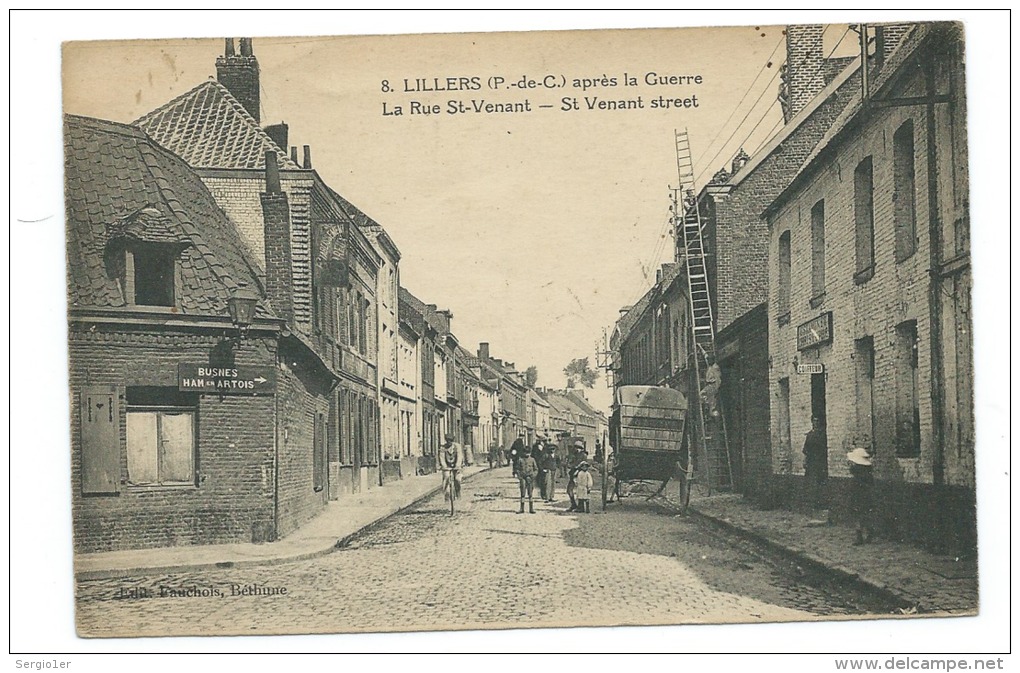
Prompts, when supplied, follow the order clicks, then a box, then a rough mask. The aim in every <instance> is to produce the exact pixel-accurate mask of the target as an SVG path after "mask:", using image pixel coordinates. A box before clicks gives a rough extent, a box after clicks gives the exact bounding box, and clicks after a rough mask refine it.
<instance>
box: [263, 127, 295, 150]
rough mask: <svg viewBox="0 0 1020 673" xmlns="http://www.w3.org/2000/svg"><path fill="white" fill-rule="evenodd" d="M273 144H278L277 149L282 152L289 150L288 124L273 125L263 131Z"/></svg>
mask: <svg viewBox="0 0 1020 673" xmlns="http://www.w3.org/2000/svg"><path fill="white" fill-rule="evenodd" d="M263 130H264V131H265V132H266V135H268V136H269V137H270V138H272V139H273V142H274V143H276V145H277V147H279V148H280V149H281V150H284V151H286V150H287V140H288V138H287V135H288V134H287V131H288V130H289V128H288V126H287V123H286V122H280V123H279V124H272V125H271V126H267V127H265V128H264V129H263Z"/></svg>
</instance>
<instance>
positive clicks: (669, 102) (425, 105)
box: [382, 95, 700, 117]
mask: <svg viewBox="0 0 1020 673" xmlns="http://www.w3.org/2000/svg"><path fill="white" fill-rule="evenodd" d="M538 107H545V108H556V109H558V110H559V111H561V112H574V111H580V110H645V109H650V110H669V109H682V108H696V107H700V106H699V102H698V97H697V95H693V96H687V97H685V98H669V97H666V96H658V97H656V98H650V99H645V98H644V97H643V96H636V97H634V98H604V97H602V96H583V97H580V98H579V97H576V96H564V97H562V98H561V99H560V101H559V106H558V107H557V106H554V105H541V106H538ZM535 109H536V106H534V105H532V103H531V100H530V99H528V98H524V99H522V100H516V101H509V102H493V101H488V100H486V99H484V98H471V99H469V100H467V101H462V100H448V101H446V110H445V111H446V114H448V115H457V114H501V113H508V112H509V113H521V112H534V111H535ZM442 112H443V106H442V105H440V104H439V103H431V102H422V101H415V100H412V101H409V102H408V103H407V114H409V115H438V114H442ZM382 114H383V116H384V117H401V116H403V115H404V106H403V105H390V104H388V103H383V104H382Z"/></svg>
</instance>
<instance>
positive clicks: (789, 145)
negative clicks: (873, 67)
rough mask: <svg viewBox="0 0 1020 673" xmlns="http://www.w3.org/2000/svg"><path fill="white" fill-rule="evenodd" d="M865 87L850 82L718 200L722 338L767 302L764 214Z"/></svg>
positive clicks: (713, 242) (714, 244) (711, 232)
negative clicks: (730, 326)
mask: <svg viewBox="0 0 1020 673" xmlns="http://www.w3.org/2000/svg"><path fill="white" fill-rule="evenodd" d="M859 87H860V79H859V77H858V76H856V75H854V76H852V77H850V78H849V79H848V80H847V81H846V82H844V83H843V84H842V85H841V86H840V87H839V88H838V89H837V90H836V91H835V92H834V93H833V95H832V96H830V97H829V98H828V99H826V101H825V102H824V103H823V104H822V105H820V106H819V107H818V108H817V109H816V110H815V112H814V113H813V114H812V115H811V117H810V118H809V119H807V120H805V121H804V122H803V123H802V124H801V125H800V126H798V127H797V129H796V130H794V131H793V132H792V133H791V134H790V135H789V136H788V137H787V138H786V139H785V140H784V141H783V142H782V144H781V145H780V146H779V147H778V148H776V149H775V150H774V151H773V152H772V153H771V154H770V155H769V156H767V157H766V158H765V159H764V160H763V161H762V162H761V163H760V164H758V165H757V166H756V167H755V168H754V169H753V171H751V172H750V173H749V174H748V175H747V176H745V177H743V178H742V180H741V181H740V182H739V183H737V184H736V185H735V186H734V187H733V188H732V189H731V190H730V191H729V193H728V194H726V195H720V196H716V197H714V198H715V203H714V205H713V211H712V212H714V214H715V217H714V218H713V221H712V222H711V224H712V225H713V228H711V229H706V234H707V235H708V236H709V237H710V243H709V245H710V247H711V248H712V249H713V250H714V251H715V269H716V274H715V278H716V280H715V289H716V292H715V293H714V295H713V297H714V299H715V302H716V314H715V315H716V331H717V332H718V331H722V330H723V329H725V328H726V326H727V325H729V324H730V323H732V322H733V321H734V320H736V319H737V318H739V317H740V316H742V315H743V314H745V313H747V312H748V311H750V310H751V309H753V308H754V307H755V306H757V305H758V304H760V303H761V302H763V301H765V299H766V297H767V293H768V276H767V269H768V260H769V250H768V241H769V228H768V224H767V223H766V222H765V221H764V220H762V219H761V214H762V211H764V210H765V208H767V207H768V205H769V204H770V203H772V201H774V200H775V198H776V197H777V196H779V193H780V192H781V191H782V190H783V189H784V188H785V187H786V186H787V185H789V184H790V182H791V181H792V179H793V177H794V175H796V173H797V169H799V168H800V166H801V164H802V163H803V162H804V160H805V159H806V158H807V156H808V154H809V153H810V152H811V150H812V149H814V147H815V146H816V145H817V144H818V141H819V140H820V139H821V138H822V136H823V135H824V133H825V131H826V130H827V129H828V128H829V126H830V125H831V124H832V122H833V120H834V119H835V118H836V116H837V115H838V114H839V113H840V112H841V111H842V110H843V108H845V107H846V104H847V102H848V101H849V100H850V98H851V97H852V96H853V94H854V93H856V92H857V91H858V89H859ZM851 170H852V169H851ZM808 259H810V257H809V258H808ZM710 261H711V260H710Z"/></svg>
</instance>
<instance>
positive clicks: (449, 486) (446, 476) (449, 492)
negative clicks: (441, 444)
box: [443, 469, 460, 516]
mask: <svg viewBox="0 0 1020 673" xmlns="http://www.w3.org/2000/svg"><path fill="white" fill-rule="evenodd" d="M458 472H460V470H452V469H444V470H443V498H444V499H446V500H449V501H450V516H453V514H454V511H455V510H456V505H455V502H456V500H457V498H458V497H459V494H458V493H457V473H458Z"/></svg>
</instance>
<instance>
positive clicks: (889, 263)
mask: <svg viewBox="0 0 1020 673" xmlns="http://www.w3.org/2000/svg"><path fill="white" fill-rule="evenodd" d="M882 37H883V40H881V41H878V42H879V45H878V47H877V48H876V50H875V54H874V55H873V56H871V57H870V58H869V75H870V77H869V79H870V82H871V83H870V86H869V90H868V92H867V96H866V97H865V96H862V95H861V92H860V90H859V87H858V90H857V91H856V93H855V96H854V98H853V100H852V102H851V103H850V104H849V105H848V106H847V107H846V109H845V110H844V112H843V113H842V114H841V115H840V116H839V118H838V119H836V120H835V122H834V123H833V124H832V125H831V129H830V130H829V131H828V132H827V133H826V135H825V137H824V138H823V139H822V140H821V142H820V143H819V144H818V146H817V147H816V149H815V150H814V151H813V152H812V154H811V156H810V157H808V159H807V160H806V161H805V163H804V165H803V167H802V168H801V169H800V170H799V172H798V173H797V175H796V177H795V179H793V180H792V182H791V184H790V185H789V186H788V187H787V188H786V189H785V190H784V191H783V192H782V194H780V195H778V198H777V199H776V200H775V201H774V202H773V203H772V204H771V205H770V206H769V207H768V209H767V211H766V213H765V216H766V218H767V224H768V226H769V228H770V231H771V241H770V246H771V250H770V258H769V260H770V261H769V278H770V298H769V316H768V321H769V352H770V354H771V357H772V367H771V370H770V375H769V384H770V388H771V391H772V400H773V404H772V414H771V416H772V435H773V438H772V440H773V446H774V457H773V470H774V472H775V475H776V481H777V486H778V487H779V488H780V489H784V490H782V492H781V493H780V495H782V496H785V498H786V499H793V498H794V497H795V495H796V493H797V490H798V489H797V481H798V479H799V478H800V477H799V475H802V474H803V455H802V453H801V451H800V442H801V441H802V440H801V438H802V437H803V436H804V434H805V433H806V432H807V430H808V428H809V425H810V419H811V417H812V415H814V416H820V417H822V418H824V419H825V425H826V434H827V442H828V458H829V460H828V473H829V479H828V482H827V484H828V495H829V500H828V502H829V504H830V506H831V507H832V511H831V516H833V517H835V518H842V517H845V516H846V515H847V513H846V504H845V503H846V502H847V496H846V490H847V487H848V482H849V479H848V477H849V474H848V468H847V461H846V458H845V455H846V452H847V451H848V450H849V449H850V448H852V447H855V446H858V445H867V446H868V447H869V448H871V449H872V450H873V451H874V453H875V478H876V482H877V490H878V493H879V499H880V505H879V507H878V510H879V512H880V519H881V524H882V528H883V529H884V532H886V533H887V534H889V535H891V536H895V537H899V536H903V537H909V538H912V539H915V540H920V541H925V542H928V543H931V544H933V545H936V546H942V547H948V548H950V549H956V550H960V549H969V548H973V544H974V536H975V523H974V521H975V520H974V420H973V384H972V375H973V374H972V371H973V370H972V360H971V348H972V345H971V331H970V326H971V321H970V306H969V301H970V299H969V297H970V284H971V280H970V256H969V213H968V185H967V172H966V166H967V141H966V136H967V133H966V102H965V99H964V91H965V87H964V68H963V38H962V28H961V27H960V26H959V25H956V24H918V25H916V26H914V27H913V28H912V29H911V30H910V31H909V32H907V33H906V35H905V36H904V37H903V40H902V43H901V44H900V45H899V47H898V48H896V49H893V48H892V47H895V45H891V44H889V41H888V40H886V39H885V36H882ZM883 47H884V48H883ZM886 49H888V51H886Z"/></svg>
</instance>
